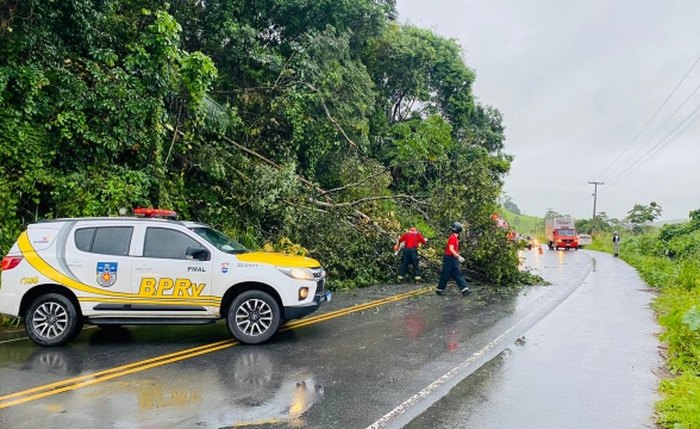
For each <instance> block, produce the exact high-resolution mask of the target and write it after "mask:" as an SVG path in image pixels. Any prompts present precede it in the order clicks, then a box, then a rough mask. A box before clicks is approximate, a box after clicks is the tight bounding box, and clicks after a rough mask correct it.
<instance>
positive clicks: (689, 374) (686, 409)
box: [588, 231, 700, 429]
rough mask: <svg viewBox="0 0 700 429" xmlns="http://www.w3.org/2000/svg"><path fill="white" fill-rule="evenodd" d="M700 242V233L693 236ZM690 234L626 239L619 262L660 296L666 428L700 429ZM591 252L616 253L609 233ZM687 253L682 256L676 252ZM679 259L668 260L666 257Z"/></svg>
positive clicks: (697, 279) (699, 331)
mask: <svg viewBox="0 0 700 429" xmlns="http://www.w3.org/2000/svg"><path fill="white" fill-rule="evenodd" d="M690 235H691V236H694V235H697V236H699V237H700V231H695V232H694V233H692V234H690ZM689 241H691V242H692V241H694V240H693V239H689V238H688V235H687V234H683V235H679V236H678V237H673V238H671V239H668V240H661V239H660V238H659V234H658V233H647V234H644V235H641V236H630V237H623V241H622V243H621V249H620V257H621V258H622V259H623V260H625V261H626V262H627V263H629V264H630V265H632V266H633V267H634V268H636V269H637V271H638V272H639V275H640V277H642V279H644V281H645V282H647V283H648V284H649V285H650V286H652V287H654V288H655V289H657V290H658V291H659V295H658V297H657V298H656V299H655V300H654V303H653V308H654V310H655V312H656V316H657V319H658V321H659V324H660V325H661V326H662V328H663V333H662V334H661V336H660V339H661V341H663V342H664V343H665V344H666V345H667V347H668V352H667V356H666V358H667V362H666V366H667V369H668V371H669V372H670V374H671V376H670V377H669V378H667V379H664V380H662V381H661V383H660V386H659V392H660V393H661V394H662V399H661V400H660V401H659V402H657V404H656V412H657V423H658V424H659V426H660V427H662V428H664V429H700V251H698V250H699V249H698V248H697V247H693V246H688V245H687V243H688V242H689ZM588 248H589V249H592V250H599V251H603V252H608V253H612V239H611V237H610V235H609V234H600V235H597V236H596V237H595V238H594V242H593V244H592V245H591V246H588ZM679 248H682V249H683V251H682V252H677V251H675V249H679ZM669 254H671V255H675V257H669V256H667V255H669Z"/></svg>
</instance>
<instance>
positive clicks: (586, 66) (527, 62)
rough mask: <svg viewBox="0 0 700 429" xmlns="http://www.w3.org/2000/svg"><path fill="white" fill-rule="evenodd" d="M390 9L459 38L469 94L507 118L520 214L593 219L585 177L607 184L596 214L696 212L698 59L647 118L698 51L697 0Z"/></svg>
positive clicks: (699, 196) (403, 4)
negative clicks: (645, 208) (650, 207)
mask: <svg viewBox="0 0 700 429" xmlns="http://www.w3.org/2000/svg"><path fill="white" fill-rule="evenodd" d="M398 10H399V20H400V21H401V22H403V23H409V24H412V25H416V26H419V27H425V28H430V29H432V30H434V31H435V32H437V33H438V34H440V35H442V36H445V37H449V38H454V39H457V40H458V41H459V43H460V44H461V45H462V47H463V49H464V56H465V60H466V62H467V64H468V65H469V67H471V68H472V69H473V70H475V71H476V74H477V79H476V83H475V85H474V92H475V95H476V97H477V99H478V100H479V101H480V102H481V103H483V104H490V105H493V106H495V107H497V108H498V109H499V110H500V111H501V112H502V113H503V116H504V124H505V126H506V152H507V153H510V154H512V155H514V156H515V161H514V162H513V165H512V168H511V172H510V175H509V176H508V177H507V178H506V185H505V191H506V192H507V193H508V194H509V195H510V196H511V197H512V198H513V200H514V202H515V203H516V204H517V205H518V206H519V207H520V209H521V211H523V212H524V213H527V214H533V215H538V216H542V215H544V213H545V211H546V210H547V209H548V208H552V209H554V210H556V211H559V212H561V213H569V214H572V215H573V216H575V217H576V218H590V217H591V215H592V212H593V197H592V194H593V185H589V184H588V182H589V181H602V182H605V184H604V185H603V186H600V187H599V188H598V189H599V192H598V211H605V212H607V214H608V216H610V217H616V218H623V217H625V216H626V214H627V211H628V210H630V209H631V208H632V206H633V205H634V204H635V203H643V204H648V203H649V202H651V201H656V202H658V203H659V204H660V205H661V206H662V207H663V215H662V217H661V218H662V219H679V218H680V219H685V218H687V217H688V212H689V211H690V210H694V209H700V141H699V140H700V138H699V137H700V124H699V122H700V110H696V109H700V89H698V87H699V86H700V63H698V64H697V65H696V66H695V68H693V69H692V71H691V72H690V73H689V74H688V75H687V77H686V79H685V81H684V82H683V83H682V84H681V85H680V86H679V87H678V89H677V90H676V92H675V93H674V94H673V96H672V97H671V98H670V99H669V100H668V102H667V103H666V104H665V106H664V107H663V109H661V111H659V112H658V114H657V115H656V117H654V119H653V120H652V121H651V122H649V121H650V119H651V118H652V117H653V116H654V114H655V113H656V112H657V110H658V109H659V108H660V107H661V106H662V105H663V103H664V101H665V100H666V99H667V97H668V96H669V95H670V94H671V93H672V91H673V89H674V88H675V87H676V85H677V84H678V83H679V82H680V81H681V79H682V78H683V76H684V75H685V74H686V73H687V72H688V71H689V70H690V69H691V67H692V66H693V64H694V63H696V61H697V60H698V59H699V58H700V29H699V28H700V27H698V19H699V18H698V17H700V1H686V0H684V1H677V0H658V1H651V0H646V1H645V0H614V1H613V0H583V1H560V0H529V1H523V0H500V1H499V0H493V1H487V0H481V1H477V0H398ZM693 91H697V92H696V93H693ZM688 97H690V98H689V99H688ZM686 100H687V102H686V104H685V105H684V106H683V107H681V108H680V109H679V110H678V111H677V113H675V115H674V114H673V113H674V111H676V110H677V109H678V108H679V106H681V104H682V103H683V102H684V101H686ZM647 123H648V124H649V125H648V126H646V128H645V125H647ZM640 132H641V134H640ZM638 135H639V137H638V138H636V139H635V137H637V136H638ZM660 145H664V146H663V148H662V149H660V150H658V152H651V153H653V155H651V157H650V158H649V159H648V160H647V161H646V162H644V163H642V164H640V162H639V161H638V160H639V159H640V158H641V159H644V158H642V157H643V156H644V155H645V154H647V153H649V151H650V150H655V149H656V148H658V147H659V146H660ZM628 170H629V172H628ZM620 176H622V177H620Z"/></svg>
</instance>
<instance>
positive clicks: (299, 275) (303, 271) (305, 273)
mask: <svg viewBox="0 0 700 429" xmlns="http://www.w3.org/2000/svg"><path fill="white" fill-rule="evenodd" d="M277 269H278V270H280V271H281V272H283V273H284V274H286V275H288V276H289V277H291V278H293V279H297V280H313V279H314V273H313V271H311V270H310V269H309V268H277Z"/></svg>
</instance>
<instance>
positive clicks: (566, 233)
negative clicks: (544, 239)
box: [557, 229, 576, 237]
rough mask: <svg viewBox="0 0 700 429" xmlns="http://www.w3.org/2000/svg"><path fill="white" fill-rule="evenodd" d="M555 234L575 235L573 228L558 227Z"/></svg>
mask: <svg viewBox="0 0 700 429" xmlns="http://www.w3.org/2000/svg"><path fill="white" fill-rule="evenodd" d="M557 235H565V236H567V237H573V236H575V235H576V230H575V229H559V230H557Z"/></svg>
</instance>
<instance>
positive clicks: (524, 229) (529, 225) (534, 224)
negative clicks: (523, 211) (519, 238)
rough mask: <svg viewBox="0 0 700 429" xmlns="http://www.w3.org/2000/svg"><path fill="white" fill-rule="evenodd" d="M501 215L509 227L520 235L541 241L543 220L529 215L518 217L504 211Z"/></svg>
mask: <svg viewBox="0 0 700 429" xmlns="http://www.w3.org/2000/svg"><path fill="white" fill-rule="evenodd" d="M501 215H502V216H503V217H504V218H505V219H506V220H507V221H508V223H509V224H510V226H511V227H513V228H515V230H516V231H518V232H519V233H521V234H524V235H531V236H535V237H538V238H540V239H542V238H543V237H544V218H541V217H537V216H530V215H518V214H515V213H511V212H509V211H507V210H505V209H502V210H501Z"/></svg>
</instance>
